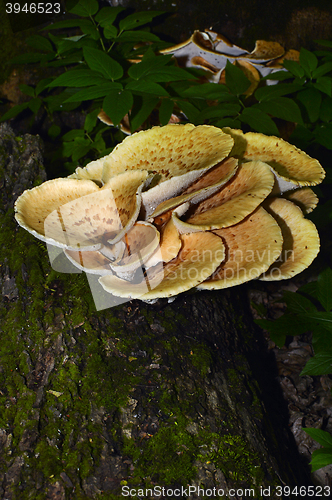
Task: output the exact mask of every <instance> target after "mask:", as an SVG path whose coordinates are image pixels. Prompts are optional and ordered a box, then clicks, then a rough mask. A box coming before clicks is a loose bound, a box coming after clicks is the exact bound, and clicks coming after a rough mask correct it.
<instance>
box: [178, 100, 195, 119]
mask: <svg viewBox="0 0 332 500" xmlns="http://www.w3.org/2000/svg"><path fill="white" fill-rule="evenodd" d="M176 102H177V105H178V106H179V108H180V109H181V111H182V112H183V113H184V114H185V115H186V117H187V118H188V120H189V121H190V122H192V123H196V120H197V117H198V115H199V109H197V108H196V106H194V105H193V104H192V103H191V102H188V101H182V100H180V99H179V100H177V101H176Z"/></svg>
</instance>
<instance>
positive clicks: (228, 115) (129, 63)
mask: <svg viewBox="0 0 332 500" xmlns="http://www.w3.org/2000/svg"><path fill="white" fill-rule="evenodd" d="M69 12H70V14H71V15H72V18H71V19H66V20H63V21H60V22H56V23H55V24H52V25H50V26H49V27H48V28H47V32H48V35H47V36H41V35H33V36H30V37H29V38H28V39H27V43H28V45H29V46H30V47H32V49H34V50H35V51H33V52H28V53H26V54H22V55H20V56H18V57H16V58H14V59H13V61H12V62H13V63H16V64H18V63H22V64H29V63H31V64H37V65H39V67H42V68H45V73H46V74H48V73H50V72H51V73H50V74H51V75H52V76H49V77H45V78H42V79H41V80H40V81H39V82H38V84H37V85H36V86H30V85H21V87H20V88H21V91H22V92H23V93H24V94H26V96H27V99H28V100H27V102H24V103H23V104H20V105H17V106H15V107H13V108H12V109H10V110H9V111H8V112H7V113H5V114H4V115H3V117H2V119H1V121H4V120H8V119H10V118H13V117H15V116H17V115H18V114H19V113H21V112H22V111H25V110H29V111H31V112H32V113H33V114H35V115H36V114H37V113H38V112H40V110H41V109H44V110H46V112H47V114H48V116H49V117H50V119H51V125H50V126H49V129H48V134H49V136H50V138H52V139H53V140H55V141H57V140H59V138H60V137H61V135H62V137H61V139H62V147H61V150H60V151H59V152H58V154H57V156H58V157H67V158H68V157H70V158H71V163H70V164H68V165H70V166H71V168H73V167H75V166H76V163H77V161H78V160H81V163H84V164H86V163H87V162H88V161H91V159H95V158H97V157H100V156H103V155H105V154H108V153H109V152H110V151H111V150H112V147H113V146H114V141H113V142H112V141H111V137H112V134H110V133H109V131H110V129H109V127H107V126H105V125H104V124H102V123H101V122H100V121H99V120H98V118H97V115H98V113H99V111H100V110H101V108H102V109H103V110H104V111H105V113H106V114H107V115H108V116H109V117H110V119H111V121H112V122H113V123H114V125H118V124H119V123H120V121H121V120H122V119H123V117H124V116H125V115H126V114H127V113H128V112H129V127H130V130H131V131H132V132H133V131H135V130H137V129H138V128H139V127H140V126H142V125H144V127H145V128H146V127H149V126H151V125H153V124H155V123H156V122H157V123H161V124H162V125H165V124H166V123H168V121H169V119H170V117H171V114H172V112H173V111H174V110H175V111H178V112H179V111H180V110H181V111H182V112H183V113H184V114H185V116H186V117H187V119H188V120H189V121H190V122H192V123H194V124H195V125H198V124H201V123H208V124H211V125H215V126H218V127H223V126H230V127H233V128H244V129H246V128H247V129H248V128H249V129H252V130H255V131H258V132H262V133H265V134H272V135H279V131H278V127H277V125H276V121H275V118H277V119H279V120H280V119H282V120H286V121H291V122H295V123H296V124H297V126H296V129H295V132H294V133H293V135H292V137H291V142H294V143H299V145H300V146H301V143H303V141H305V143H306V144H308V143H310V142H316V143H319V144H321V145H323V146H325V147H327V148H330V149H332V140H331V138H330V136H331V131H332V97H331V91H332V52H329V51H327V50H326V51H323V52H320V53H318V54H317V55H316V54H314V53H312V52H309V51H307V50H305V49H301V53H300V62H299V63H297V62H294V61H287V60H285V61H284V66H285V68H286V69H287V71H279V72H277V73H274V74H273V75H269V76H268V77H266V78H265V79H270V80H271V79H278V80H281V83H277V84H276V85H265V82H264V78H263V79H262V83H261V84H260V86H259V87H258V89H257V90H256V92H255V94H254V96H248V95H247V90H248V88H249V87H250V85H251V82H250V81H249V80H248V79H247V77H246V76H245V74H244V73H243V72H242V71H241V69H240V68H239V67H237V66H236V65H233V64H231V63H230V62H228V63H227V66H226V70H225V77H226V84H225V85H216V84H214V83H203V84H202V83H201V81H202V80H201V78H202V77H204V75H205V72H204V71H203V70H197V69H195V70H194V69H186V70H184V69H182V68H179V67H178V66H177V64H176V62H175V60H174V58H172V56H171V55H162V54H160V52H159V51H160V50H161V49H163V48H165V47H166V46H168V44H166V43H165V42H163V41H162V40H160V38H159V37H158V36H156V35H155V34H154V33H152V32H151V31H150V26H149V25H150V24H151V22H152V21H153V20H154V18H155V17H157V16H160V15H161V14H162V12H160V11H148V12H136V13H133V14H129V15H128V13H127V11H125V10H124V9H123V7H120V6H118V7H103V8H101V9H99V4H98V1H97V0H80V1H79V2H78V3H77V4H76V5H75V6H74V7H72V8H71V9H70V10H69ZM73 15H75V16H76V17H74V16H73ZM59 30H60V33H65V34H60V35H59V34H57V35H54V34H53V32H57V33H59ZM321 43H322V44H325V45H327V46H328V48H329V47H330V46H332V42H326V41H325V42H321ZM54 74H55V75H56V76H54ZM73 109H79V110H80V111H82V113H84V115H85V123H84V127H83V129H74V130H69V131H67V130H62V129H61V127H60V125H59V120H57V119H56V116H57V114H59V113H63V112H65V111H71V110H73ZM156 110H157V111H156ZM60 124H61V122H60ZM66 132H67V133H66ZM63 134H64V135H63ZM115 142H116V140H115Z"/></svg>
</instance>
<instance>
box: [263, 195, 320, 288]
mask: <svg viewBox="0 0 332 500" xmlns="http://www.w3.org/2000/svg"><path fill="white" fill-rule="evenodd" d="M264 208H266V210H268V212H269V213H270V214H271V215H272V216H273V217H274V218H275V219H276V221H277V222H278V224H279V226H280V228H281V231H282V236H283V240H284V242H283V248H282V252H281V255H280V258H279V259H278V261H276V262H274V263H273V264H272V265H271V267H270V268H269V269H268V271H267V272H265V273H264V274H263V275H262V276H261V278H260V279H261V280H263V281H278V280H282V279H288V278H292V277H293V276H295V275H296V274H299V273H300V272H302V271H303V270H304V269H306V268H307V267H309V266H310V264H311V263H312V261H313V260H314V258H315V257H316V256H317V254H318V252H319V246H320V245H319V235H318V232H317V229H316V227H315V225H314V224H313V223H312V222H311V221H310V220H307V219H305V218H304V217H303V213H302V210H301V209H300V208H299V207H297V206H296V205H294V203H292V202H291V201H288V200H285V199H282V198H270V199H268V200H266V201H265V202H264Z"/></svg>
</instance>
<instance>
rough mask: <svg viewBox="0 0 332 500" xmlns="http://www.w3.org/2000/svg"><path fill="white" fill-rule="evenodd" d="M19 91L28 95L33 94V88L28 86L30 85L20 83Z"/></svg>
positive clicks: (32, 95)
mask: <svg viewBox="0 0 332 500" xmlns="http://www.w3.org/2000/svg"><path fill="white" fill-rule="evenodd" d="M19 87H20V91H21V92H23V94H26V95H29V96H30V97H34V96H35V89H34V88H33V87H30V85H24V84H22V85H20V86H19Z"/></svg>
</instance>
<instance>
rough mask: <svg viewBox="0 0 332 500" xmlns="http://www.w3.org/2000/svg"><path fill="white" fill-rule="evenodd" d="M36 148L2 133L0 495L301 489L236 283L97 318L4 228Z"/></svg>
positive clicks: (300, 472)
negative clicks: (126, 489) (186, 488)
mask: <svg viewBox="0 0 332 500" xmlns="http://www.w3.org/2000/svg"><path fill="white" fill-rule="evenodd" d="M40 146H41V145H40V142H39V140H38V138H37V137H33V136H29V135H25V136H24V137H23V138H15V136H14V134H13V132H12V131H11V129H10V128H9V127H8V126H7V125H2V126H1V128H0V183H1V192H0V193H1V194H0V197H1V205H0V207H1V233H0V238H1V243H0V263H1V267H0V286H1V290H2V295H1V302H0V318H1V323H0V335H1V342H0V497H1V498H2V499H6V500H7V499H8V500H10V499H19V500H23V499H28V498H29V499H34V500H38V499H59V500H60V499H61V500H62V499H90V498H93V499H113V498H121V488H122V486H125V485H131V486H132V487H135V488H138V487H139V486H140V487H153V486H154V485H159V486H161V487H166V486H168V487H170V486H172V487H176V486H177V487H181V486H182V485H183V486H187V485H191V486H200V487H201V488H205V489H207V488H214V487H216V488H217V489H223V490H224V493H225V498H227V496H226V495H228V492H229V489H230V488H235V489H237V490H238V492H237V494H236V495H235V496H232V498H245V496H247V497H248V496H249V494H247V495H244V494H242V495H241V492H240V491H239V490H240V489H245V488H253V489H255V495H254V498H260V497H261V495H260V487H261V486H263V487H265V488H266V487H269V486H270V487H271V494H270V495H269V498H280V495H279V496H277V495H276V491H275V489H274V488H275V486H277V485H282V484H287V485H289V486H292V485H305V484H307V483H308V482H309V481H310V479H309V474H308V471H307V470H306V469H305V467H304V466H303V464H301V461H300V459H299V457H298V455H297V451H296V448H295V445H294V443H293V442H292V440H291V438H290V436H289V432H288V429H287V414H285V412H284V409H283V408H284V405H283V402H282V399H281V397H280V391H279V389H278V387H277V386H276V385H275V384H274V378H273V376H274V373H273V360H270V359H269V358H268V357H267V355H266V354H265V351H264V350H263V349H262V346H261V345H260V341H259V340H258V339H259V332H257V331H256V328H255V326H254V325H253V322H252V319H251V315H250V311H249V307H248V304H247V298H246V294H245V289H244V287H237V288H235V289H231V290H229V291H227V290H226V291H223V292H215V293H214V292H212V293H211V292H201V293H196V294H184V295H182V296H181V297H179V298H178V299H177V300H175V301H174V302H173V303H171V304H168V303H167V302H164V301H159V302H158V303H157V304H155V305H153V306H152V305H146V304H143V303H141V302H138V301H132V302H128V303H126V304H123V305H121V306H118V307H116V308H112V309H107V310H104V311H99V312H96V310H95V306H94V303H93V300H92V296H91V294H90V291H89V287H88V285H87V280H86V277H85V275H84V274H59V273H56V272H55V271H54V270H52V269H51V267H50V264H49V261H48V255H47V251H46V249H45V246H44V244H42V243H41V242H39V241H37V240H36V239H34V238H33V237H32V236H31V235H30V234H29V233H27V232H26V231H24V230H23V229H21V228H19V227H18V226H17V224H16V222H15V220H14V219H13V199H15V198H16V197H17V196H18V195H19V194H20V193H21V192H22V191H23V190H24V189H26V188H31V187H32V186H33V185H36V183H40V182H41V181H43V180H44V179H45V173H44V170H43V166H42V156H41V152H40ZM186 493H187V492H185V493H183V494H181V495H180V496H178V497H177V498H187V497H186ZM219 493H220V492H219ZM142 496H143V495H142ZM251 497H252V498H253V496H252V495H251ZM155 498H163V496H155ZM190 498H192V499H195V498H199V496H198V495H197V494H196V493H192V494H191V496H190ZM200 498H202V495H201V496H200ZM215 498H218V496H217V494H216V495H215ZM220 498H222V496H221V495H220Z"/></svg>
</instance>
